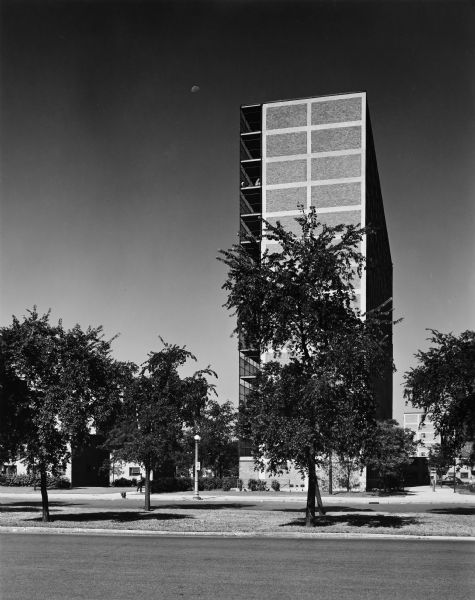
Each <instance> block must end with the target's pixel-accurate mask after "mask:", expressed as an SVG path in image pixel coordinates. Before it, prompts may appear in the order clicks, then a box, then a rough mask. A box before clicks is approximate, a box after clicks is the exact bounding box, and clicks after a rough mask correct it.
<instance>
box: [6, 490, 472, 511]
mask: <svg viewBox="0 0 475 600" xmlns="http://www.w3.org/2000/svg"><path fill="white" fill-rule="evenodd" d="M122 492H125V493H126V495H127V496H126V497H127V498H130V499H139V498H143V496H144V494H143V493H142V494H140V493H138V492H136V491H135V488H94V487H89V488H75V489H72V490H48V498H49V499H50V500H79V499H83V500H86V499H88V500H120V499H121V493H122ZM200 497H201V500H202V501H203V502H206V501H208V502H217V501H219V502H236V501H239V502H249V503H256V502H292V503H295V502H302V503H305V500H306V495H305V493H302V492H299V493H288V494H282V493H274V492H267V493H262V492H261V493H255V492H220V491H217V492H213V491H207V492H200ZM11 498H20V499H25V498H28V499H33V498H34V499H35V500H36V499H38V500H40V499H41V495H40V491H39V489H37V490H36V491H35V490H33V488H22V487H1V488H0V500H3V501H5V499H11ZM151 498H152V500H153V502H155V503H156V502H170V501H173V502H183V501H195V500H194V499H193V492H173V493H162V494H152V495H151ZM322 500H323V502H324V503H325V504H328V503H332V504H456V505H459V504H464V505H466V504H469V505H472V506H475V494H460V493H454V491H453V489H452V488H448V487H437V488H436V490H435V491H433V490H432V488H431V487H430V486H418V487H410V488H406V490H405V492H404V493H399V494H393V495H388V496H377V495H375V496H367V495H361V496H357V495H346V494H334V495H332V496H323V497H322Z"/></svg>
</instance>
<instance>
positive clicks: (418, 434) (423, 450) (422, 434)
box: [404, 411, 440, 458]
mask: <svg viewBox="0 0 475 600" xmlns="http://www.w3.org/2000/svg"><path fill="white" fill-rule="evenodd" d="M404 429H410V430H411V431H413V432H414V434H415V435H414V440H415V441H416V442H419V445H418V446H417V449H416V453H415V454H414V456H415V457H418V458H428V457H429V452H430V449H431V448H432V447H433V446H434V445H435V444H440V435H439V434H438V433H436V432H435V430H434V424H433V423H432V421H431V419H430V417H428V416H426V417H425V419H424V413H421V412H416V411H414V412H405V413H404Z"/></svg>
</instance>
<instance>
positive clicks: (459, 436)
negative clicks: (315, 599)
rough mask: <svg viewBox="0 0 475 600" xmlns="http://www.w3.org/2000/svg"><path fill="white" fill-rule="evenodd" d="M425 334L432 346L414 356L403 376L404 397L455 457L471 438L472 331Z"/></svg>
mask: <svg viewBox="0 0 475 600" xmlns="http://www.w3.org/2000/svg"><path fill="white" fill-rule="evenodd" d="M429 331H430V332H431V336H430V337H429V341H430V342H431V343H432V346H431V347H430V348H429V350H428V351H427V352H422V351H419V352H418V353H417V354H416V355H415V357H416V358H417V360H418V361H419V365H418V366H417V367H414V368H412V369H410V370H409V371H408V372H407V373H406V374H405V375H404V379H405V391H404V396H405V398H406V399H407V402H410V403H411V404H412V405H413V406H415V407H417V408H422V409H423V410H424V411H425V413H426V414H427V415H428V416H429V417H430V419H431V420H432V422H433V423H434V428H435V430H436V432H437V433H439V434H440V436H441V438H442V443H443V444H446V445H447V444H448V445H450V446H451V447H452V449H453V452H454V453H455V454H456V453H457V452H459V451H460V450H461V448H462V447H463V446H464V444H465V443H466V442H469V441H471V440H473V438H474V435H475V332H473V331H465V332H463V333H462V334H461V335H460V336H459V337H456V336H454V335H453V334H452V333H448V334H445V333H440V332H439V331H436V330H434V329H430V330H429Z"/></svg>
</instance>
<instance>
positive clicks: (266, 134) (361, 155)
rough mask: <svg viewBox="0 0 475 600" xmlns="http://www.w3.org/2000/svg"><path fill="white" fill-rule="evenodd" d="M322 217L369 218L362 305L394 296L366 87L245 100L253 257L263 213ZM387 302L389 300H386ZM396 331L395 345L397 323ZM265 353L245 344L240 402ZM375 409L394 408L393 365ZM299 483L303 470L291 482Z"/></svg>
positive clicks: (243, 453) (243, 143)
mask: <svg viewBox="0 0 475 600" xmlns="http://www.w3.org/2000/svg"><path fill="white" fill-rule="evenodd" d="M312 206H313V207H315V208H316V210H317V213H318V216H319V219H320V221H322V222H323V223H326V224H328V225H331V226H334V225H337V224H340V223H344V224H355V225H356V224H360V225H361V226H362V227H366V226H370V227H371V228H372V229H373V230H374V234H373V235H370V236H365V239H364V240H363V242H362V248H361V252H362V254H363V255H364V256H365V257H366V270H365V271H364V272H363V275H362V277H361V280H360V281H359V282H358V283H356V284H355V287H356V288H357V290H356V293H357V298H358V302H359V308H360V310H361V312H362V313H365V312H366V311H368V310H370V309H372V308H375V307H377V306H379V305H380V304H382V303H383V302H385V301H387V300H388V299H389V298H392V262H391V254H390V249H389V240H388V234H387V230H386V222H385V216H384V208H383V201H382V195H381V188H380V183H379V176H378V169H377V164H376V154H375V150H374V143H373V136H372V131H371V124H370V120H369V112H368V106H367V100H366V93H365V92H358V93H351V94H338V95H332V96H322V97H315V98H304V99H298V100H286V101H278V102H269V103H265V104H258V105H246V106H242V107H241V132H240V233H241V244H242V246H243V247H245V248H246V250H247V251H248V252H249V253H250V254H251V255H252V256H254V257H255V258H258V257H259V256H260V255H261V253H262V252H264V251H265V249H266V248H267V247H269V245H270V244H271V243H272V242H270V241H269V240H267V239H266V238H265V237H264V236H263V232H262V219H265V220H266V221H268V222H269V223H271V224H275V223H276V222H277V221H280V223H281V224H282V225H283V226H284V227H286V228H288V229H289V230H290V231H293V232H294V233H299V232H300V226H299V224H298V223H297V222H296V220H295V218H296V216H298V215H299V214H300V211H301V207H303V208H304V209H307V210H308V209H310V207H312ZM387 308H388V309H390V308H391V305H388V307H387ZM389 333H390V336H391V346H392V331H391V332H389ZM262 359H265V357H261V356H259V353H258V352H256V351H255V350H253V349H252V348H246V347H243V346H241V347H240V348H239V402H240V405H242V404H243V403H245V400H246V395H247V394H248V393H249V389H250V388H251V386H252V382H253V379H254V378H255V376H256V373H257V370H258V368H259V364H260V362H261V360H262ZM375 387H376V390H375V391H376V396H377V417H378V418H379V419H386V418H390V417H391V415H392V371H391V370H389V369H388V372H387V373H385V374H384V378H383V379H382V380H381V381H379V382H378V383H377V384H375ZM252 472H253V461H252V456H251V449H250V446H249V443H247V442H246V441H245V440H242V441H241V444H240V476H241V478H242V479H243V480H246V479H247V477H248V475H249V474H250V473H252ZM290 485H292V486H300V485H302V484H301V483H300V476H297V479H296V480H295V482H294V483H291V481H290V480H289V486H290Z"/></svg>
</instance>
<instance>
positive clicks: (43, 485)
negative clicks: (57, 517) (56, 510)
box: [40, 467, 51, 523]
mask: <svg viewBox="0 0 475 600" xmlns="http://www.w3.org/2000/svg"><path fill="white" fill-rule="evenodd" d="M40 486H41V504H42V505H43V522H44V523H48V522H49V521H50V520H51V519H50V516H49V504H48V488H47V477H46V469H45V468H43V467H40Z"/></svg>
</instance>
